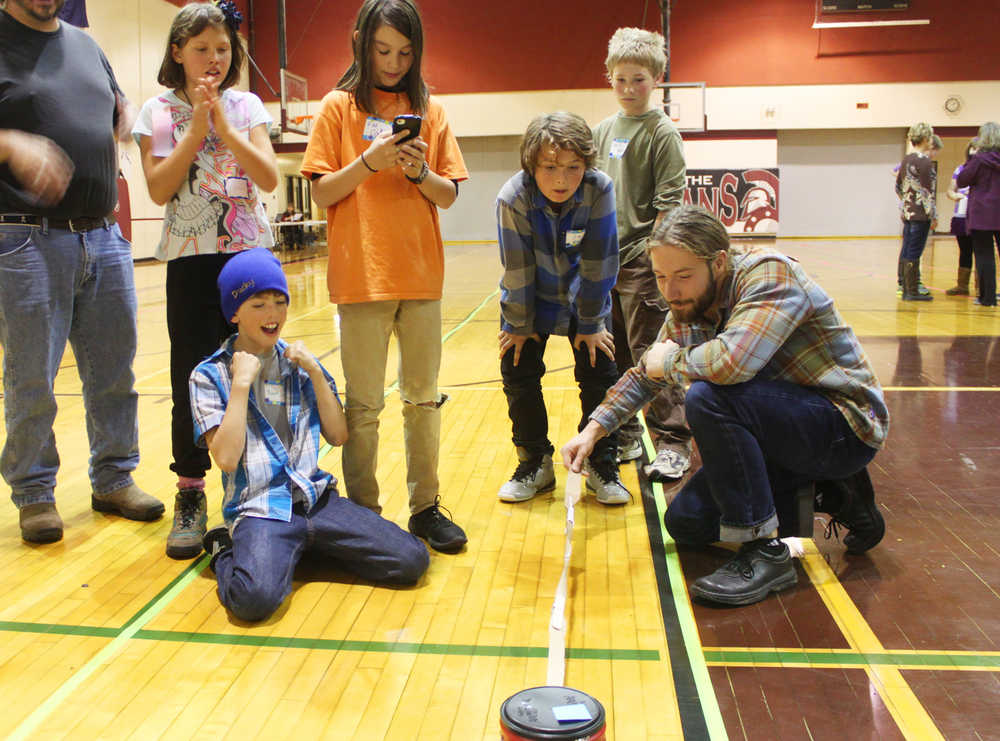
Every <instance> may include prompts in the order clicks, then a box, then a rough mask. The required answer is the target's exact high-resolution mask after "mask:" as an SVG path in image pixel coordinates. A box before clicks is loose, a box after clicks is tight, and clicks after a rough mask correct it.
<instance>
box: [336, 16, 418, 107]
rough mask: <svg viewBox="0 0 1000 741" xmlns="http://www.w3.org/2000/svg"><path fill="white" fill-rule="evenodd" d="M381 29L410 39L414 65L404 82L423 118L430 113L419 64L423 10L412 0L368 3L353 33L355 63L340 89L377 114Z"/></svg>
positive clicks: (344, 77)
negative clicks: (376, 52) (375, 72)
mask: <svg viewBox="0 0 1000 741" xmlns="http://www.w3.org/2000/svg"><path fill="white" fill-rule="evenodd" d="M382 26H390V27H391V28H394V29H395V30H397V31H399V33H401V34H403V36H405V37H406V38H408V39H409V40H410V46H411V48H412V51H413V64H411V65H410V71H409V72H407V73H406V77H405V78H404V80H403V83H404V85H405V87H406V95H407V97H409V99H410V106H411V107H412V108H413V110H414V112H416V113H419V114H420V115H423V114H424V111H426V110H427V99H428V95H429V94H428V92H427V85H425V84H424V79H423V77H421V75H420V61H421V59H422V58H423V55H424V28H423V24H422V23H421V21H420V11H419V10H417V6H416V5H415V4H414V3H413V2H412V1H411V0H365V1H364V2H363V3H362V4H361V10H359V11H358V18H357V20H356V21H355V22H354V31H356V32H357V38H354V31H352V33H351V48H352V49H353V50H354V61H353V62H351V66H350V67H348V68H347V71H346V72H345V73H344V75H343V77H341V78H340V81H339V82H338V83H337V90H346V91H347V92H349V93H351V94H352V95H353V96H354V100H355V102H356V103H357V105H358V107H359V108H360V109H361V110H363V111H364V112H365V113H376V111H375V106H374V105H373V104H372V88H373V87H375V81H374V79H373V77H372V51H373V46H374V42H375V32H376V31H377V30H378V29H379V28H381V27H382Z"/></svg>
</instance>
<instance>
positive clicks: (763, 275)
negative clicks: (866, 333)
mask: <svg viewBox="0 0 1000 741" xmlns="http://www.w3.org/2000/svg"><path fill="white" fill-rule="evenodd" d="M720 294H721V302H720V313H721V319H720V321H719V324H718V325H717V326H714V327H713V326H710V325H707V324H693V323H692V324H682V323H680V322H677V321H675V320H674V317H673V315H672V314H671V315H669V316H668V317H667V321H666V322H665V323H664V325H663V329H662V330H661V331H660V336H659V337H658V338H657V339H658V341H660V342H662V341H663V340H664V339H670V340H673V341H674V342H676V343H677V344H678V345H679V346H680V347H679V349H678V350H677V352H675V353H674V354H672V355H670V356H668V357H667V358H666V360H665V362H664V368H663V371H664V379H665V380H663V381H659V380H653V379H651V378H649V377H648V376H647V375H645V373H644V372H643V371H642V370H640V368H644V367H645V358H643V360H642V361H641V362H640V364H639V366H637V367H636V368H633V369H631V370H630V371H628V373H626V374H625V376H623V377H622V379H621V380H619V382H618V383H617V384H615V386H614V387H613V388H612V389H611V390H610V391H608V394H607V396H606V397H605V399H604V402H603V403H602V404H601V405H600V406H599V407H598V408H597V409H596V410H594V413H593V414H592V415H591V419H593V420H596V421H597V422H598V423H600V424H601V426H602V427H604V428H605V429H607V430H614V429H616V428H617V427H618V426H619V425H621V424H622V423H624V422H625V421H626V420H627V419H628V418H629V417H630V416H631V414H632V413H634V411H635V410H637V409H641V408H642V407H643V406H644V405H645V404H646V403H648V402H649V401H650V400H651V399H652V398H653V397H654V396H656V394H657V393H658V392H659V391H660V390H661V389H663V388H664V387H665V386H668V385H670V384H681V383H685V382H691V381H708V382H710V383H715V384H720V385H727V384H735V383H743V382H744V381H749V380H751V379H754V378H765V379H768V380H781V381H789V382H791V383H794V384H797V385H799V386H805V387H808V388H813V389H815V390H816V391H818V392H819V393H821V394H823V395H824V396H826V397H827V398H828V399H829V400H830V401H831V402H832V403H833V404H834V405H835V406H836V407H837V408H838V409H839V410H840V411H841V413H842V414H843V415H844V417H845V418H846V419H847V422H848V423H849V424H850V426H851V429H852V430H854V433H855V434H856V435H857V436H858V438H859V439H860V440H862V441H863V442H864V443H866V444H867V445H870V446H871V447H873V448H876V449H879V448H881V447H882V445H883V444H884V443H885V439H886V435H887V434H888V432H889V410H888V409H887V408H886V406H885V399H884V397H883V395H882V387H881V386H880V385H879V382H878V378H877V377H876V376H875V371H874V369H873V368H872V367H871V363H869V361H868V356H867V355H865V351H864V350H863V349H862V348H861V344H860V343H859V342H858V338H857V337H856V336H855V334H854V332H853V330H852V329H851V328H850V327H848V326H847V325H846V324H845V323H844V320H843V319H842V318H841V316H840V314H839V313H838V311H837V309H836V307H834V305H833V299H831V298H830V297H829V296H828V295H827V294H826V292H825V291H824V290H823V289H822V288H820V286H819V285H818V284H817V283H816V282H815V281H813V280H812V278H810V277H809V276H808V275H807V274H806V272H805V270H803V269H802V267H801V266H800V265H799V264H798V262H796V261H795V260H793V259H791V258H789V257H787V256H785V255H783V254H781V253H780V252H777V251H775V250H772V249H768V248H765V247H751V248H741V247H733V248H731V249H730V251H729V276H728V277H727V279H726V281H725V283H724V284H723V286H722V288H721V292H720Z"/></svg>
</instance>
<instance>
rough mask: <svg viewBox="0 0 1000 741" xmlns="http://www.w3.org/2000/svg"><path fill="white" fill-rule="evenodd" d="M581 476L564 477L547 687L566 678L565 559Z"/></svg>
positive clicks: (570, 549) (570, 546)
mask: <svg viewBox="0 0 1000 741" xmlns="http://www.w3.org/2000/svg"><path fill="white" fill-rule="evenodd" d="M581 479H582V476H581V475H580V474H578V473H572V472H570V474H569V475H568V476H567V477H566V499H565V503H566V548H565V551H564V554H563V568H562V576H560V577H559V586H558V587H556V596H555V599H554V600H552V616H551V617H550V618H549V661H548V676H547V678H546V680H545V683H546V684H547V685H549V686H550V687H562V686H563V682H565V680H566V589H567V586H566V583H567V581H568V580H569V562H570V558H572V556H573V518H574V510H573V508H574V506H575V505H576V503H577V502H579V501H580V486H581Z"/></svg>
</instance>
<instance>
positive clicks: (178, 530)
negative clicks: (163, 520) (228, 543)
mask: <svg viewBox="0 0 1000 741" xmlns="http://www.w3.org/2000/svg"><path fill="white" fill-rule="evenodd" d="M207 522H208V515H207V512H206V506H205V492H204V491H203V490H202V489H181V490H180V491H178V492H177V496H176V497H174V525H173V527H172V528H171V529H170V534H169V535H167V555H168V556H170V558H176V559H180V560H183V559H187V558H194V557H195V556H197V555H198V554H199V553H201V548H202V539H203V538H204V537H205V530H206V527H207Z"/></svg>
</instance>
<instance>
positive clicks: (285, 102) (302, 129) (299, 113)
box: [281, 68, 312, 136]
mask: <svg viewBox="0 0 1000 741" xmlns="http://www.w3.org/2000/svg"><path fill="white" fill-rule="evenodd" d="M311 122H312V117H311V116H310V115H309V84H308V81H307V80H306V78H305V77H301V76H300V75H296V74H293V73H292V72H289V71H288V70H287V69H285V68H282V69H281V130H282V132H285V131H288V132H292V133H295V134H304V135H307V136H308V134H309V129H310V123H311Z"/></svg>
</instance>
